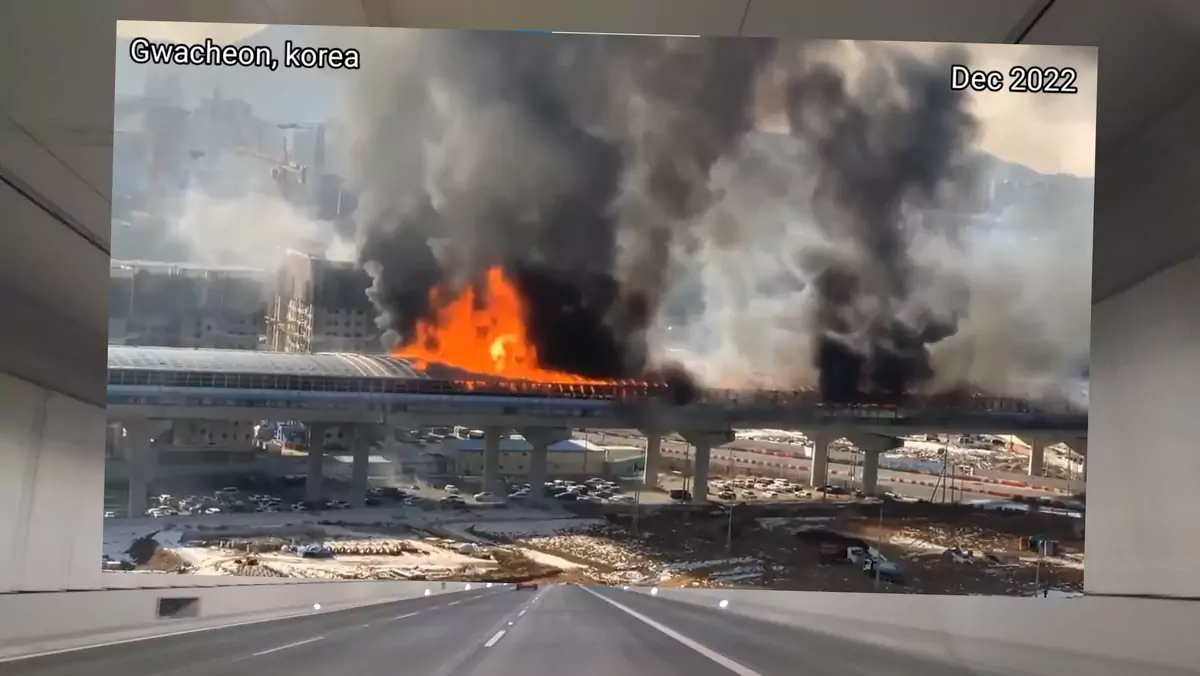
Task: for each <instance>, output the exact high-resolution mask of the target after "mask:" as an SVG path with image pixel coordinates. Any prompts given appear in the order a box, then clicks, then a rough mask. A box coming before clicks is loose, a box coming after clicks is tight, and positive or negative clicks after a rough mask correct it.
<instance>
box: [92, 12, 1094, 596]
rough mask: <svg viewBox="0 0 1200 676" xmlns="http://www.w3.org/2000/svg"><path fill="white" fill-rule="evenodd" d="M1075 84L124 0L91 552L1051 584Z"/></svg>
mask: <svg viewBox="0 0 1200 676" xmlns="http://www.w3.org/2000/svg"><path fill="white" fill-rule="evenodd" d="M1095 83H1096V53H1095V50H1093V49H1083V48H1067V47H1037V46H1014V45H943V44H917V43H913V44H908V43H874V42H844V41H822V42H801V41H776V40H765V39H741V38H738V39H732V38H719V39H717V38H701V37H655V36H598V35H573V34H550V33H524V32H466V31H432V30H388V31H381V30H378V29H370V30H368V29H361V28H329V27H299V26H258V25H235V24H225V25H207V24H156V23H139V22H125V23H122V24H120V25H119V27H118V39H117V77H116V93H115V136H114V167H113V264H112V275H111V282H110V289H111V293H110V306H109V307H110V340H109V342H110V346H109V386H108V394H109V404H110V406H109V415H110V423H111V424H110V435H109V440H108V455H107V458H108V460H107V465H106V486H107V496H108V501H107V506H106V509H107V510H109V511H108V512H106V514H105V516H106V517H107V521H106V553H105V564H104V565H105V566H106V567H108V568H113V569H140V570H148V571H159V572H162V573H178V574H194V575H256V576H271V577H304V578H323V579H414V580H432V581H441V582H450V581H455V582H462V581H466V582H478V583H485V584H493V585H495V584H515V583H530V584H533V585H537V584H553V583H577V584H605V585H649V586H658V587H744V588H766V589H795V590H819V591H879V592H900V593H935V594H1011V595H1027V596H1032V595H1037V596H1043V597H1057V596H1063V595H1070V594H1074V593H1077V592H1078V591H1079V590H1080V589H1082V582H1083V568H1084V566H1083V559H1084V553H1083V530H1084V528H1083V526H1084V513H1085V511H1086V505H1085V499H1086V491H1085V483H1084V476H1085V467H1086V452H1087V410H1088V382H1087V373H1088V355H1089V345H1088V338H1089V330H1090V327H1089V321H1090V306H1091V301H1090V289H1091V246H1092V201H1093V192H1094V178H1093V174H1094V171H1093V167H1094V154H1095V152H1094V149H1095V132H1096V123H1095V107H1096V103H1095Z"/></svg>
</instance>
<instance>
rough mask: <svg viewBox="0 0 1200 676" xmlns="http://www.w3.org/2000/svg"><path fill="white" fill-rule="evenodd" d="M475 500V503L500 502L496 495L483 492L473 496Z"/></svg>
mask: <svg viewBox="0 0 1200 676" xmlns="http://www.w3.org/2000/svg"><path fill="white" fill-rule="evenodd" d="M473 499H474V500H475V502H484V503H487V502H499V501H498V500H497V499H496V494H495V493H493V492H491V491H483V492H482V493H476V494H475V495H474V496H473Z"/></svg>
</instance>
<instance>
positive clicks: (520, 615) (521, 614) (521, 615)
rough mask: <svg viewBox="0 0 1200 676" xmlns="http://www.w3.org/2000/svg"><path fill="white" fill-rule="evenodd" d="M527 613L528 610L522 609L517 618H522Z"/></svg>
mask: <svg viewBox="0 0 1200 676" xmlns="http://www.w3.org/2000/svg"><path fill="white" fill-rule="evenodd" d="M527 612H529V609H528V608H522V609H521V612H519V613H517V617H523V616H524V615H525V613H527Z"/></svg>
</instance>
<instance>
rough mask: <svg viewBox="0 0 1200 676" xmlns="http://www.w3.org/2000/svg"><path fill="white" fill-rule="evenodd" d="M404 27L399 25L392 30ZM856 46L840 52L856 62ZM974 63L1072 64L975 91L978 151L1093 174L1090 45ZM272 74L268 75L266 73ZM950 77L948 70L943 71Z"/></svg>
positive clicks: (207, 31)
mask: <svg viewBox="0 0 1200 676" xmlns="http://www.w3.org/2000/svg"><path fill="white" fill-rule="evenodd" d="M264 28H266V26H265V25H261V24H204V23H170V22H153V21H121V22H118V24H117V34H118V35H119V36H122V37H136V36H144V37H148V38H152V39H159V40H171V41H177V42H198V41H202V40H204V38H210V37H211V38H213V39H214V40H216V41H217V42H230V41H234V40H239V39H242V38H245V37H247V36H250V35H253V34H255V33H257V32H259V31H261V30H263V29H264ZM320 30H321V31H322V32H323V34H324V35H326V36H328V35H329V32H330V31H335V32H337V33H344V35H345V38H346V39H345V41H344V42H343V44H353V41H354V36H355V34H356V33H358V34H360V35H361V32H362V31H363V30H368V29H363V28H359V27H336V28H331V27H322V28H320ZM397 30H403V29H397ZM893 44H894V45H895V46H900V47H903V48H904V49H906V50H911V51H913V52H914V53H918V54H920V53H928V52H932V51H933V50H935V49H937V48H939V47H940V46H941V45H937V44H932V43H893ZM852 45H853V43H844V45H842V49H844V50H845V51H846V53H847V54H846V55H847V58H848V59H849V60H850V62H853V60H854V58H855V57H854V55H853V54H852V53H851V52H853V51H854V50H853V47H852ZM968 49H969V50H970V52H971V55H972V65H973V66H974V67H976V68H983V69H995V70H1000V71H1003V72H1004V73H1005V74H1006V75H1007V73H1008V71H1009V69H1010V68H1012V67H1013V66H1015V65H1026V66H1028V65H1048V66H1056V67H1060V68H1061V67H1071V68H1074V69H1076V71H1077V72H1078V74H1079V77H1078V80H1077V81H1076V83H1075V84H1076V86H1077V87H1078V89H1079V93H1078V94H1070V95H1056V94H1018V93H1008V92H1001V93H986V94H974V95H973V104H972V105H973V109H974V112H975V114H976V116H977V117H978V118H979V120H980V121H981V123H982V124H981V127H982V136H981V139H980V149H981V150H983V151H985V152H988V153H991V154H993V155H996V156H997V157H1000V158H1002V159H1004V160H1007V161H1010V162H1016V163H1019V164H1023V165H1025V166H1028V167H1030V168H1032V169H1035V170H1037V171H1039V172H1042V173H1047V174H1053V173H1068V174H1075V175H1077V176H1093V175H1095V156H1096V82H1097V77H1096V75H1097V56H1096V50H1095V49H1093V48H1090V47H1089V48H1081V47H1053V46H1050V47H1045V46H1036V45H983V44H980V45H969V46H968ZM271 75H272V74H271V73H267V74H266V77H270V76H271ZM947 78H949V73H947Z"/></svg>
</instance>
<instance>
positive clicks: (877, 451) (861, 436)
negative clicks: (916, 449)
mask: <svg viewBox="0 0 1200 676" xmlns="http://www.w3.org/2000/svg"><path fill="white" fill-rule="evenodd" d="M847 438H849V439H850V443H852V444H854V447H855V448H857V449H858V451H859V453H860V454H861V455H862V492H863V493H864V494H865V495H875V494H877V493H878V491H879V458H880V456H881V455H883V454H884V453H885V452H887V451H890V450H892V449H893V448H900V447H902V446H903V445H904V441H903V440H901V439H898V438H896V437H892V436H888V435H886V434H874V433H851V434H850V435H849V436H848V437H847Z"/></svg>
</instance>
